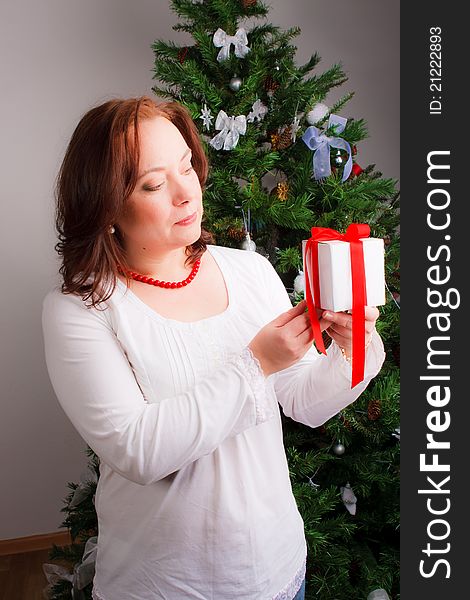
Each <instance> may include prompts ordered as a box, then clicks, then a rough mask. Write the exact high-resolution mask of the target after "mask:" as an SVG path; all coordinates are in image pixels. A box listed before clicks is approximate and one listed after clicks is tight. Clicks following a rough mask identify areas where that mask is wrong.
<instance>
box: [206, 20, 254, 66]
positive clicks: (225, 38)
mask: <svg viewBox="0 0 470 600" xmlns="http://www.w3.org/2000/svg"><path fill="white" fill-rule="evenodd" d="M231 44H233V45H234V46H235V56H237V57H238V58H245V56H246V55H247V54H248V52H249V51H250V48H248V37H247V35H246V31H245V30H244V29H243V27H241V28H240V29H237V32H236V33H235V35H227V34H226V33H225V31H224V30H223V29H220V27H219V29H217V31H216V32H215V33H214V46H215V47H216V48H220V51H219V54H218V55H217V60H218V61H219V62H223V61H224V60H227V59H228V57H229V54H230V45H231Z"/></svg>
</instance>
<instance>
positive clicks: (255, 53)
mask: <svg viewBox="0 0 470 600" xmlns="http://www.w3.org/2000/svg"><path fill="white" fill-rule="evenodd" d="M170 4H171V6H172V9H173V10H174V11H175V12H176V13H177V15H178V16H179V18H180V22H179V23H178V24H176V25H175V26H174V27H173V28H174V30H176V31H184V32H187V33H189V34H190V36H191V37H192V40H193V42H194V43H193V44H191V45H186V46H178V45H177V44H176V43H174V42H168V41H164V40H157V41H156V42H155V43H154V45H153V49H154V53H155V79H156V80H157V81H156V85H155V87H154V88H153V90H154V92H155V94H157V95H158V96H160V97H162V98H165V99H174V100H177V101H178V102H181V103H182V104H184V105H185V106H186V107H187V108H188V110H189V111H190V113H191V115H192V117H193V119H194V121H195V122H196V123H198V127H199V131H200V134H201V138H202V140H203V143H204V145H205V149H206V152H207V155H208V157H209V164H210V174H209V178H208V181H207V186H206V191H205V194H204V211H205V221H204V223H203V225H204V227H205V228H206V229H207V230H209V231H210V232H211V233H213V234H214V237H215V241H216V243H217V244H219V245H222V246H231V247H238V248H240V247H242V248H245V249H246V250H248V251H253V250H256V251H257V252H260V253H262V254H264V255H265V256H266V257H267V258H268V259H269V260H270V261H271V262H272V264H273V265H274V266H275V268H276V269H277V271H278V273H279V274H280V275H281V278H282V279H283V281H284V284H285V285H286V288H287V289H288V291H289V292H290V294H291V298H292V302H293V303H294V304H295V303H296V302H297V301H298V300H299V299H300V298H302V296H303V292H302V291H301V289H302V285H301V281H300V280H301V277H299V275H300V274H299V271H300V269H301V267H302V245H301V243H302V240H304V239H306V238H308V237H309V236H310V230H311V228H312V226H322V227H330V228H333V229H335V230H338V231H341V232H344V231H345V229H346V228H347V226H348V225H349V224H350V223H368V224H369V225H370V229H371V236H372V237H377V238H383V239H384V245H385V248H386V280H387V286H388V291H389V295H388V298H387V303H386V304H385V305H384V306H382V307H380V310H381V317H380V319H379V321H378V322H377V329H378V331H379V333H380V335H381V336H382V339H383V340H384V344H385V346H386V351H387V360H386V362H385V364H384V366H383V368H382V370H381V372H380V374H379V375H378V376H377V377H376V378H375V379H374V380H373V381H372V382H371V384H370V385H369V386H368V388H367V389H366V391H365V392H364V393H363V394H362V395H361V396H360V398H359V399H358V400H357V401H356V402H354V403H353V404H352V405H351V406H350V407H348V408H346V409H345V410H343V411H342V412H341V414H339V415H338V416H337V417H335V418H333V419H331V420H330V421H329V422H327V423H325V425H324V426H322V427H320V428H317V429H312V428H309V427H306V426H304V425H302V424H300V423H296V422H294V421H292V420H291V419H289V418H287V417H285V415H282V418H283V426H284V443H285V446H286V452H287V457H288V462H289V466H290V474H291V481H292V486H293V490H294V495H295V497H296V500H297V503H298V506H299V510H300V512H301V514H302V516H303V518H304V522H305V531H306V537H307V543H308V550H309V556H308V562H307V597H311V598H316V599H324V600H331V599H334V598H336V599H343V598H344V599H346V598H348V599H349V598H366V597H367V596H368V594H370V593H371V592H373V591H374V590H377V589H383V590H386V592H387V593H388V595H389V597H390V598H393V599H395V598H399V558H398V552H399V530H398V527H399V445H398V444H399V364H398V363H399V337H398V324H399V323H398V320H399V310H398V309H399V304H398V299H399V296H398V294H399V251H398V244H399V239H398V232H397V226H398V219H399V213H398V210H399V208H398V196H399V194H398V192H397V191H396V189H395V186H396V182H395V181H393V180H391V179H385V178H383V177H382V174H381V173H380V172H378V171H377V170H376V169H375V165H368V166H363V167H360V166H359V164H358V163H357V162H356V157H357V156H359V155H360V145H359V144H360V142H361V141H362V140H363V139H365V138H366V137H367V128H366V123H365V121H364V120H363V119H356V118H353V117H351V116H349V115H348V117H347V119H346V118H345V117H344V110H345V106H346V104H347V102H348V100H349V99H350V98H351V97H352V93H348V94H345V95H344V96H343V97H342V98H341V99H340V100H339V101H337V102H336V103H335V104H334V105H333V106H332V107H328V106H326V105H325V104H324V101H325V100H326V98H327V95H328V92H329V91H330V90H331V89H332V88H334V87H336V86H340V85H342V84H343V83H345V81H346V80H347V78H346V75H345V73H344V71H343V69H342V68H341V66H340V65H334V66H332V67H331V68H329V69H327V70H326V71H324V72H321V73H318V72H317V66H318V64H319V62H320V56H319V55H318V54H317V53H315V54H314V55H313V56H311V58H310V60H309V61H308V62H307V63H306V64H304V65H301V66H297V65H296V63H295V52H296V47H295V46H293V45H292V43H291V41H292V39H293V38H294V37H295V36H297V35H299V34H300V33H301V31H300V28H292V29H288V30H286V31H282V30H281V29H280V28H279V27H275V26H274V25H272V24H269V23H268V22H266V17H267V15H268V12H269V9H268V7H267V6H266V5H265V4H263V3H262V2H260V1H257V0H204V1H203V2H193V1H191V0H172V1H171V3H170ZM256 18H262V19H263V20H264V22H263V23H262V24H261V25H254V26H251V27H250V28H249V29H248V28H247V29H245V27H244V22H245V21H247V19H250V21H251V22H253V21H255V22H256V20H257V19H256ZM325 136H326V138H325ZM312 140H313V142H312ZM322 144H323V149H321V148H319V146H321V145H322ZM313 148H318V149H316V150H313V151H312V149H313ZM325 152H326V160H325ZM315 153H318V157H317V158H316V160H313V163H314V166H313V167H312V155H313V156H315ZM320 153H323V154H322V156H320ZM315 163H316V164H315ZM325 340H327V336H325ZM378 593H379V592H377V594H376V596H377V597H378ZM382 597H384V598H385V597H386V596H385V595H384V596H382Z"/></svg>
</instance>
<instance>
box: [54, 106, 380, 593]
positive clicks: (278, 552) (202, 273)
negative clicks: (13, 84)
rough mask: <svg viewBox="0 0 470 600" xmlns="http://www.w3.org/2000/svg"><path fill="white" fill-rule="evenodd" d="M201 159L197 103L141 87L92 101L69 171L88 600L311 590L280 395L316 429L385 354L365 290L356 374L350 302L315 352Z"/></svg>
mask: <svg viewBox="0 0 470 600" xmlns="http://www.w3.org/2000/svg"><path fill="white" fill-rule="evenodd" d="M207 171H208V166H207V160H206V157H205V155H204V151H203V148H202V146H201V143H200V140H199V137H198V132H197V129H196V127H195V125H194V123H193V122H192V120H191V118H190V115H189V113H188V112H187V111H186V109H185V108H184V107H183V106H181V105H179V104H177V103H173V102H168V103H162V104H159V105H157V104H156V103H155V102H154V101H153V100H151V99H150V98H146V97H143V98H140V99H130V100H112V101H109V102H106V103H105V104H102V105H101V106H98V107H96V108H93V109H92V110H90V111H89V112H88V113H87V114H85V116H84V117H83V118H82V119H81V121H80V123H79V125H78V126H77V128H76V130H75V132H74V134H73V136H72V139H71V141H70V144H69V147H68V149H67V152H66V155H65V158H64V161H63V164H62V167H61V170H60V174H59V179H58V186H57V200H58V202H57V215H56V222H57V229H58V233H59V238H60V242H59V243H58V244H57V247H56V248H57V250H58V252H59V254H60V255H61V257H62V266H61V269H60V272H61V274H62V276H63V283H62V285H61V287H57V288H54V289H53V290H51V291H50V292H49V293H48V295H47V296H46V298H45V299H44V303H43V331H44V340H45V354H46V361H47V368H48V371H49V375H50V378H51V381H52V385H53V387H54V390H55V393H56V395H57V397H58V399H59V402H60V404H61V406H62V408H63V409H64V411H65V413H66V414H67V416H68V417H69V419H70V420H71V422H72V423H73V425H74V426H75V428H76V429H77V431H78V432H79V434H80V435H81V436H82V437H83V439H84V440H85V441H86V443H87V444H88V445H89V446H90V447H91V448H92V449H93V450H94V451H95V452H96V454H97V455H98V456H99V457H100V478H99V482H98V487H97V491H96V496H95V506H96V511H97V516H98V526H99V537H98V552H97V559H96V574H95V578H94V587H93V597H94V598H95V599H96V600H156V599H165V600H180V599H184V598H192V599H198V600H209V599H217V600H232V599H234V598H237V599H243V600H268V599H269V600H272V599H274V598H275V599H277V600H279V599H281V598H282V599H284V600H291V599H293V598H297V599H298V598H303V594H304V589H305V582H304V578H305V565H306V551H307V548H306V542H305V536H304V528H303V521H302V518H301V516H300V514H299V512H298V509H297V506H296V503H295V499H294V496H293V494H292V488H291V484H290V480H289V472H288V465H287V461H286V456H285V451H284V447H283V440H282V427H281V417H280V410H279V404H280V405H281V407H282V409H283V411H284V413H285V414H286V415H287V416H289V417H291V418H292V419H295V420H296V421H299V422H302V423H304V424H306V425H309V426H311V427H317V426H319V425H321V424H322V423H324V422H325V421H326V420H327V419H329V418H330V417H332V416H333V415H335V414H336V413H337V412H338V411H340V410H341V409H342V408H344V407H345V406H347V405H348V404H350V403H351V402H353V401H354V400H355V399H356V398H357V397H358V396H359V394H360V393H361V392H362V391H363V390H364V388H365V387H366V385H367V383H368V382H369V381H370V379H371V378H372V377H374V376H375V375H376V374H377V372H378V371H379V369H380V367H381V365H382V362H383V360H384V352H383V345H382V342H381V340H380V337H379V336H378V334H377V332H376V330H375V321H376V319H377V316H378V310H377V309H376V308H373V307H368V308H367V309H366V317H367V323H366V331H367V333H366V337H367V340H366V342H367V344H368V349H367V353H366V377H365V379H364V381H363V383H361V384H360V385H358V386H356V387H355V388H354V389H353V390H351V389H350V376H351V367H350V364H349V361H348V360H347V359H348V357H349V356H350V353H351V316H350V315H348V314H345V313H333V314H331V313H329V314H323V315H322V316H321V326H322V328H323V329H327V330H328V333H329V334H330V335H331V337H332V338H333V340H334V342H333V343H332V345H331V347H330V349H329V351H328V355H327V356H319V355H318V353H317V352H316V350H315V349H314V348H313V347H312V339H313V336H312V331H311V328H310V325H309V320H308V317H307V315H306V313H305V305H304V303H301V304H299V305H298V306H297V307H295V308H292V307H291V303H290V301H289V297H288V295H287V293H286V291H285V289H284V286H283V284H282V282H281V280H280V279H279V277H278V276H277V274H276V272H275V270H274V268H273V267H272V266H271V264H270V263H269V261H268V260H266V259H265V258H264V257H262V256H261V255H259V254H257V253H255V252H246V251H242V250H236V249H230V248H223V247H218V246H215V245H212V244H209V243H208V242H209V241H210V237H209V236H208V234H207V233H206V232H205V231H204V230H203V229H202V228H201V219H202V216H203V205H202V190H203V188H204V184H205V181H206V177H207ZM87 301H89V302H88V303H87ZM341 349H342V351H341ZM278 403H279V404H278Z"/></svg>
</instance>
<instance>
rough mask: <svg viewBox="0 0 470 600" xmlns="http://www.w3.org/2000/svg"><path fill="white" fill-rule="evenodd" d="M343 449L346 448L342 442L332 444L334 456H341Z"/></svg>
mask: <svg viewBox="0 0 470 600" xmlns="http://www.w3.org/2000/svg"><path fill="white" fill-rule="evenodd" d="M345 451H346V448H345V447H344V446H343V444H342V443H341V442H338V443H337V444H335V445H334V446H333V452H334V453H335V454H336V456H341V455H342V454H344V452H345Z"/></svg>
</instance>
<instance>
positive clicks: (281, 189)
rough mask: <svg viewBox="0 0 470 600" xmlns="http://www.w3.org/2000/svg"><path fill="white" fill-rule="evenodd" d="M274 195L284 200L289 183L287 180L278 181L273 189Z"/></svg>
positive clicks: (287, 194)
mask: <svg viewBox="0 0 470 600" xmlns="http://www.w3.org/2000/svg"><path fill="white" fill-rule="evenodd" d="M273 192H274V195H275V196H276V197H277V198H278V199H279V200H281V201H282V202H284V201H285V200H287V197H288V196H289V184H288V183H287V181H280V182H279V183H278V184H277V185H276V187H275V188H274V190H273Z"/></svg>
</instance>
